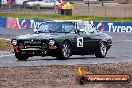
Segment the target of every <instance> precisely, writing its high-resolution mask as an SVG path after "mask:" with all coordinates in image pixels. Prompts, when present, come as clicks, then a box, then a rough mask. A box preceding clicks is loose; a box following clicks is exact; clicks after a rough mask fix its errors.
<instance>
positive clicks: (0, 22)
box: [0, 17, 6, 28]
mask: <svg viewBox="0 0 132 88" xmlns="http://www.w3.org/2000/svg"><path fill="white" fill-rule="evenodd" d="M0 27H1V28H6V17H0Z"/></svg>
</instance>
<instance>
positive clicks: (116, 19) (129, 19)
mask: <svg viewBox="0 0 132 88" xmlns="http://www.w3.org/2000/svg"><path fill="white" fill-rule="evenodd" d="M0 16H6V17H13V18H45V19H54V20H85V21H114V22H132V17H127V18H126V17H123V18H121V17H99V16H61V15H42V14H18V13H10V14H9V13H0Z"/></svg>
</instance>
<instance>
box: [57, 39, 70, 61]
mask: <svg viewBox="0 0 132 88" xmlns="http://www.w3.org/2000/svg"><path fill="white" fill-rule="evenodd" d="M70 56H71V46H70V43H69V42H67V41H64V42H63V43H62V44H61V50H60V52H59V54H58V56H57V57H58V58H59V59H62V60H64V59H68V58H69V57H70Z"/></svg>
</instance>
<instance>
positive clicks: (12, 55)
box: [0, 54, 14, 58]
mask: <svg viewBox="0 0 132 88" xmlns="http://www.w3.org/2000/svg"><path fill="white" fill-rule="evenodd" d="M13 55H14V54H8V55H1V56H0V58H2V57H8V56H13Z"/></svg>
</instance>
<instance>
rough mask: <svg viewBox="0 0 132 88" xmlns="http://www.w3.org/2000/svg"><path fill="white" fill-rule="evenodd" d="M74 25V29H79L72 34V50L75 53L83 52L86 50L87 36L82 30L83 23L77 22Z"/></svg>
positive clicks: (83, 27) (87, 44)
mask: <svg viewBox="0 0 132 88" xmlns="http://www.w3.org/2000/svg"><path fill="white" fill-rule="evenodd" d="M76 25H77V27H76V30H79V32H76V33H75V35H74V43H73V50H74V52H75V53H76V54H84V53H85V52H86V51H87V50H88V49H87V46H89V43H88V41H89V37H88V36H87V34H86V33H85V31H84V29H85V25H84V23H83V22H77V24H76Z"/></svg>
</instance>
